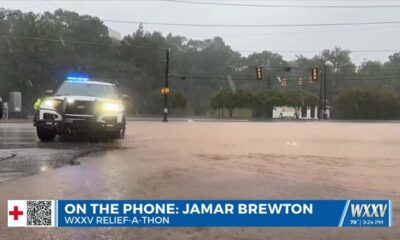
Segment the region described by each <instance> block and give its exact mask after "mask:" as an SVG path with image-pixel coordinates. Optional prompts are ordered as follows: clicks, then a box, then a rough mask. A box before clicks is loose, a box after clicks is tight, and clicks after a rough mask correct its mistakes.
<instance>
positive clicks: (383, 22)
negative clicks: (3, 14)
mask: <svg viewBox="0 0 400 240" xmlns="http://www.w3.org/2000/svg"><path fill="white" fill-rule="evenodd" d="M0 1H1V0H0ZM15 14H20V15H26V14H27V13H15ZM70 19H75V17H70ZM100 20H101V21H103V22H113V23H128V24H132V23H133V24H147V25H159V26H181V27H227V28H267V27H324V26H325V27H332V26H357V25H387V24H400V21H374V22H343V23H293V24H197V23H170V22H147V21H132V20H118V19H100Z"/></svg>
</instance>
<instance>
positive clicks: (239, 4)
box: [163, 0, 400, 8]
mask: <svg viewBox="0 0 400 240" xmlns="http://www.w3.org/2000/svg"><path fill="white" fill-rule="evenodd" d="M163 1H164V2H174V3H185V4H197V5H214V6H230V7H263V8H399V7H400V5H287V4H279V5H277V4H248V3H246V4H244V3H222V2H210V1H190V0H163Z"/></svg>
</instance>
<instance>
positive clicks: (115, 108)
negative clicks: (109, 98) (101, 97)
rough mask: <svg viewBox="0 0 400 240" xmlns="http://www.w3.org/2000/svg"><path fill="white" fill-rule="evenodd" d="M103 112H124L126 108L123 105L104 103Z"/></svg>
mask: <svg viewBox="0 0 400 240" xmlns="http://www.w3.org/2000/svg"><path fill="white" fill-rule="evenodd" d="M102 110H103V112H122V111H123V110H124V106H122V104H121V103H103V106H102Z"/></svg>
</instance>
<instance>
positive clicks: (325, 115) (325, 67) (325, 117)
mask: <svg viewBox="0 0 400 240" xmlns="http://www.w3.org/2000/svg"><path fill="white" fill-rule="evenodd" d="M326 70H327V65H326V64H325V66H324V119H327V117H328V116H327V114H326V101H327V97H326V76H327V74H326V72H327V71H326Z"/></svg>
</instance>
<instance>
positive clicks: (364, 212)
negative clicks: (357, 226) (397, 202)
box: [351, 203, 389, 218]
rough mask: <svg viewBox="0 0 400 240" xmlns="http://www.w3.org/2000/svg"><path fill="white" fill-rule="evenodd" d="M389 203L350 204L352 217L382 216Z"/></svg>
mask: <svg viewBox="0 0 400 240" xmlns="http://www.w3.org/2000/svg"><path fill="white" fill-rule="evenodd" d="M388 205H389V204H382V203H379V204H351V216H352V217H368V218H372V217H375V218H383V217H385V214H386V210H387V208H388Z"/></svg>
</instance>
